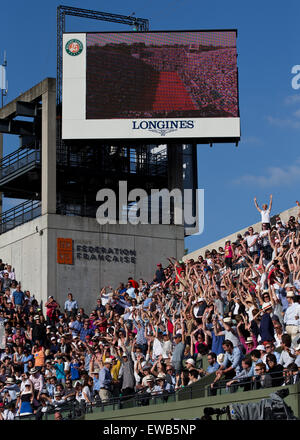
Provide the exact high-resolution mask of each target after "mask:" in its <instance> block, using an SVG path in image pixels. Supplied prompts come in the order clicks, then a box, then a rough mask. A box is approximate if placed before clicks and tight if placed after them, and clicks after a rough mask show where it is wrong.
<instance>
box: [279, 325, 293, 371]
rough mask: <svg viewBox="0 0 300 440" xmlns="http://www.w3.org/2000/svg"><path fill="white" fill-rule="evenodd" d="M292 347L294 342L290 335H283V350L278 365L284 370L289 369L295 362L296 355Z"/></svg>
mask: <svg viewBox="0 0 300 440" xmlns="http://www.w3.org/2000/svg"><path fill="white" fill-rule="evenodd" d="M291 345H292V340H291V337H290V335H288V334H287V333H285V334H284V335H282V338H281V346H282V348H283V350H282V352H281V354H280V359H279V362H278V363H279V364H281V365H282V366H283V368H287V367H288V366H289V365H290V364H291V363H292V362H295V359H296V355H295V351H294V349H293V348H292V347H291Z"/></svg>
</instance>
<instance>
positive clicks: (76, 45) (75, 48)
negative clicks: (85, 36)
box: [65, 39, 83, 57]
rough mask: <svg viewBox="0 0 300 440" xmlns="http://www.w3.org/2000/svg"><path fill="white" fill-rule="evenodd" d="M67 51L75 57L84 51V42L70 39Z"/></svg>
mask: <svg viewBox="0 0 300 440" xmlns="http://www.w3.org/2000/svg"><path fill="white" fill-rule="evenodd" d="M65 47H66V52H67V53H68V54H69V55H71V56H72V57H75V56H76V55H80V54H81V52H82V51H83V44H82V43H81V41H80V40H76V39H73V40H69V41H68V42H67V44H66V46H65Z"/></svg>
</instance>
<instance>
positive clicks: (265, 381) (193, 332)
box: [0, 197, 300, 420]
mask: <svg viewBox="0 0 300 440" xmlns="http://www.w3.org/2000/svg"><path fill="white" fill-rule="evenodd" d="M271 204H272V197H271V200H270V204H269V206H268V205H263V207H262V209H261V208H259V206H258V204H257V201H256V199H255V205H256V207H257V209H258V210H259V212H260V214H261V219H262V222H261V230H257V231H254V230H253V227H249V228H248V231H247V232H246V233H245V234H244V236H242V235H238V236H237V237H236V241H234V242H230V241H226V242H225V244H224V246H223V247H219V248H218V250H217V249H211V250H207V251H206V252H205V255H204V256H199V257H198V259H197V260H193V259H187V260H186V261H185V262H183V261H182V260H179V261H178V260H176V259H175V258H173V257H170V258H169V259H168V260H169V264H168V265H166V266H165V267H163V266H162V264H160V263H158V264H157V268H156V269H155V270H154V275H153V279H152V280H148V282H147V281H144V280H143V279H139V280H138V281H136V280H134V279H132V278H130V277H129V278H128V280H127V282H126V283H125V284H123V283H120V285H119V286H118V287H117V288H112V287H111V286H108V287H107V286H105V287H103V288H102V289H101V291H100V293H99V296H98V298H96V299H95V307H94V308H93V310H91V311H89V312H87V311H85V310H84V309H83V308H82V307H81V305H80V299H79V298H74V297H73V295H72V293H70V292H69V293H67V292H66V293H67V294H66V300H65V302H64V303H63V304H59V303H58V302H57V301H56V299H55V298H54V297H53V296H49V298H48V300H47V302H46V303H45V304H44V305H43V307H41V305H40V304H39V302H38V301H37V300H36V299H35V298H34V296H33V295H31V293H30V292H29V291H23V290H22V287H21V283H20V282H18V281H17V280H16V279H15V278H16V277H15V273H14V271H13V270H12V268H11V266H10V265H8V264H4V263H3V262H2V260H0V291H1V295H0V330H1V332H2V336H3V337H2V341H0V342H1V354H0V419H1V420H9V419H15V418H18V417H21V418H22V417H23V416H26V415H33V414H34V415H35V417H37V418H38V417H42V415H43V413H44V412H47V411H49V410H50V409H54V410H55V409H57V410H59V408H61V407H63V405H65V404H66V403H70V402H74V405H88V406H93V405H95V404H97V402H98V403H99V402H100V403H102V404H107V403H109V402H110V401H111V399H112V398H120V399H121V400H126V399H129V398H131V396H132V395H135V396H136V397H137V396H140V398H141V404H147V403H148V402H149V399H151V398H153V397H154V396H161V397H162V398H163V399H165V400H167V399H168V396H169V395H170V394H171V393H174V392H176V390H178V389H180V388H182V387H186V386H189V385H191V384H193V383H194V382H197V381H199V380H201V378H203V377H205V376H207V375H210V374H212V373H215V374H214V375H213V376H211V377H212V378H213V381H212V383H211V384H210V385H209V387H210V388H209V392H210V393H211V395H214V394H216V393H217V389H218V387H219V386H223V387H225V388H226V390H227V391H228V392H234V391H235V390H237V389H243V390H244V391H246V390H249V389H258V388H264V387H270V386H278V387H281V386H286V385H289V384H294V383H296V382H298V381H299V368H300V339H299V338H300V304H299V299H300V246H299V244H300V233H299V231H300V204H299V203H298V202H297V204H298V206H299V213H298V215H297V217H296V218H295V217H293V216H291V217H290V218H289V220H288V222H286V223H284V222H283V221H282V220H281V219H280V216H277V217H276V223H275V224H274V225H273V226H271V224H270V211H271ZM204 358H206V359H207V364H205V365H204V363H203V360H204ZM55 418H57V419H59V418H61V415H60V413H59V411H58V412H57V413H56V415H55Z"/></svg>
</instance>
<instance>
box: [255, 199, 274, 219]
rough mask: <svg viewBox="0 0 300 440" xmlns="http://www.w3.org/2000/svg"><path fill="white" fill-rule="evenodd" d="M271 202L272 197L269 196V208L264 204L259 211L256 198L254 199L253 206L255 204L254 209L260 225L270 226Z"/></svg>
mask: <svg viewBox="0 0 300 440" xmlns="http://www.w3.org/2000/svg"><path fill="white" fill-rule="evenodd" d="M272 200H273V196H272V194H271V195H270V203H269V207H268V205H267V204H266V203H265V204H264V205H262V209H260V207H259V206H258V203H257V200H256V197H254V204H255V207H256V209H257V210H258V211H259V212H260V215H261V222H262V223H269V224H270V212H271V209H272Z"/></svg>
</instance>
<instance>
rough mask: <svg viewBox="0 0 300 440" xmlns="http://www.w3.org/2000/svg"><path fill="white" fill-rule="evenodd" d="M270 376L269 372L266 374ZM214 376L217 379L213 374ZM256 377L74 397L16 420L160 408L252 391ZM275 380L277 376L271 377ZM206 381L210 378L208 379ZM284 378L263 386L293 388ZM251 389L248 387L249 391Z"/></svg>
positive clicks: (76, 416)
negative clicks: (109, 395) (155, 390)
mask: <svg viewBox="0 0 300 440" xmlns="http://www.w3.org/2000/svg"><path fill="white" fill-rule="evenodd" d="M266 374H268V373H266ZM212 376H214V377H215V375H214V374H212ZM253 377H254V376H252V377H248V378H245V379H244V380H243V381H241V382H238V383H235V384H234V385H232V386H230V387H227V386H226V382H227V381H228V380H220V381H218V383H217V384H216V386H215V387H214V392H212V388H211V386H210V385H207V383H206V384H205V385H203V384H201V380H200V381H199V384H198V385H199V386H186V387H184V388H181V389H179V390H177V391H174V392H166V391H165V392H163V393H162V394H156V395H152V394H149V393H145V392H141V393H135V394H133V395H128V396H120V397H113V398H111V399H109V401H107V402H102V401H101V400H100V398H99V395H97V400H95V401H94V402H93V404H87V403H86V402H85V401H84V400H82V401H80V402H79V401H77V400H75V397H73V400H72V401H70V402H66V403H63V404H61V403H53V404H50V405H47V406H44V407H42V406H40V407H39V408H38V410H37V412H36V413H35V414H32V415H26V416H16V417H15V419H16V420H17V419H20V420H28V419H31V420H32V419H35V420H37V419H38V420H39V419H42V420H49V419H51V418H54V413H55V412H56V411H58V410H59V411H60V413H61V414H62V416H63V418H64V419H69V420H70V419H78V418H82V417H83V416H84V415H85V414H91V413H95V412H105V411H115V410H122V409H129V408H136V407H144V406H150V405H157V404H166V403H171V402H176V401H178V400H187V399H195V398H199V397H210V396H216V395H217V394H219V395H221V394H225V393H235V392H237V391H241V389H240V387H244V391H251V390H256V389H259V388H257V387H255V386H253V382H254V381H253ZM272 377H273V379H274V377H275V376H274V375H272ZM206 378H207V377H206ZM280 378H281V379H282V384H281V385H278V384H277V385H276V386H275V385H274V384H273V385H270V384H269V385H268V386H265V387H261V388H264V389H267V388H277V389H278V388H279V389H281V388H282V385H292V383H289V381H288V380H287V379H288V375H287V374H286V372H281V373H278V377H277V379H280ZM193 385H197V383H194V384H193ZM247 386H248V388H247ZM199 391H202V392H203V393H200V394H199ZM183 394H185V397H183V398H181V399H180V398H179V395H181V396H182V395H183ZM5 407H9V405H8V406H7V405H5Z"/></svg>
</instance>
